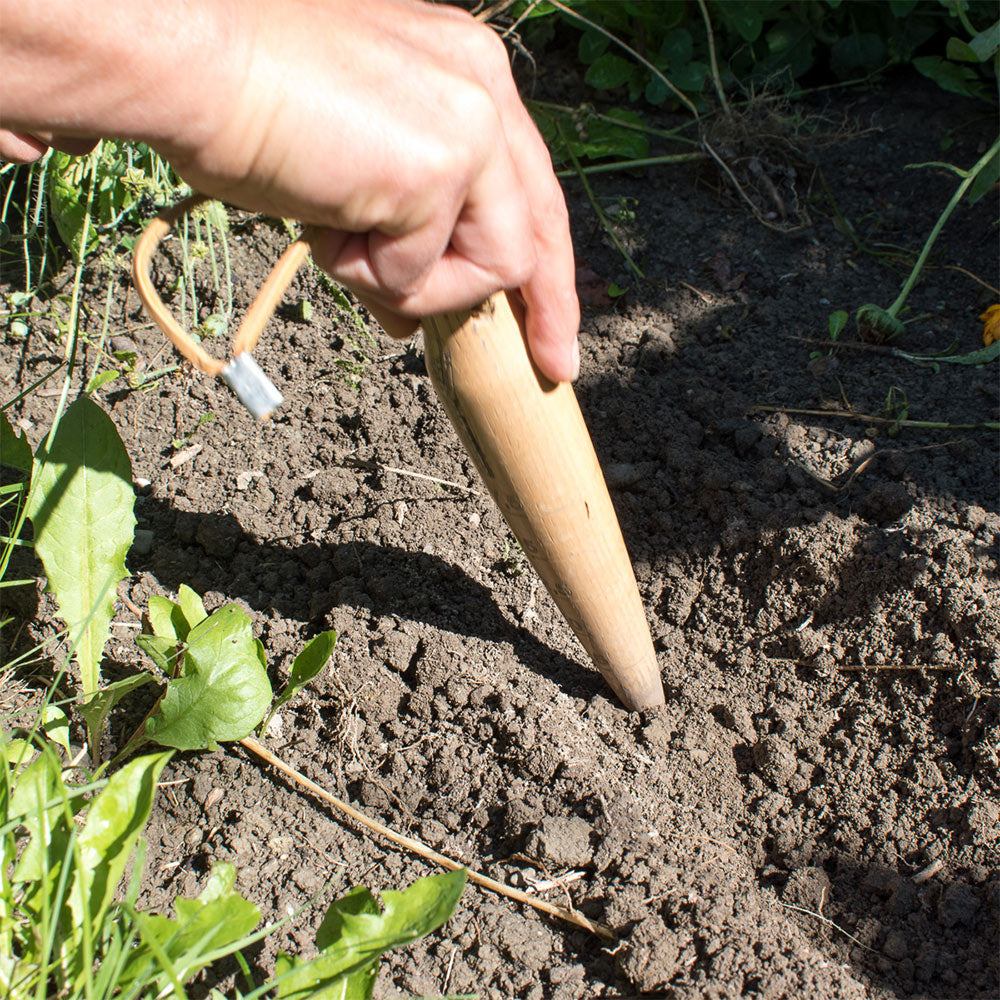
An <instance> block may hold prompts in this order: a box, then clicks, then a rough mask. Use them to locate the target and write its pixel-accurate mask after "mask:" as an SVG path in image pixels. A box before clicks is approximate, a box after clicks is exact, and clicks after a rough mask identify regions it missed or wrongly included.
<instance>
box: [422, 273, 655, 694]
mask: <svg viewBox="0 0 1000 1000" xmlns="http://www.w3.org/2000/svg"><path fill="white" fill-rule="evenodd" d="M423 329H424V354H425V359H426V363H427V370H428V372H429V373H430V376H431V380H432V382H433V383H434V387H435V388H436V389H437V392H438V396H439V397H440V399H441V403H442V405H443V406H444V408H445V410H446V411H447V413H448V416H449V418H450V419H451V422H452V423H453V424H454V426H455V430H456V431H457V432H458V436H459V437H460V438H461V440H462V444H464V445H465V447H466V449H467V450H468V452H469V454H470V455H471V456H472V459H473V461H474V462H475V463H476V467H477V468H478V469H479V473H480V475H481V476H482V478H483V481H484V482H485V483H486V486H487V488H488V489H489V491H490V493H491V494H492V495H493V499H494V500H496V502H497V505H498V506H499V508H500V510H501V512H502V513H503V515H504V517H505V518H506V520H507V523H508V524H509V525H510V528H511V531H513V532H514V536H515V537H516V538H517V540H518V542H519V543H520V545H521V548H522V549H523V550H524V552H525V555H527V557H528V559H529V560H530V561H531V565H532V566H533V567H534V568H535V571H536V572H537V573H538V575H539V576H540V577H541V579H542V582H543V583H544V584H545V586H546V588H547V589H548V591H549V593H550V594H551V595H552V598H553V600H554V601H555V602H556V604H557V605H558V607H559V610H560V611H561V612H562V613H563V615H564V616H565V618H566V620H567V621H568V622H569V624H570V626H571V627H572V629H573V631H574V632H575V633H576V635H577V637H578V638H579V640H580V642H582V643H583V646H584V648H585V649H586V650H587V652H588V653H589V654H590V656H591V658H592V659H593V661H594V663H595V665H596V666H597V668H598V670H600V672H601V674H602V675H603V676H604V679H605V680H606V681H607V682H608V684H610V685H611V687H612V688H613V689H614V691H615V694H617V695H618V697H619V698H620V699H621V701H622V703H623V704H624V705H625V706H626V707H627V708H629V709H633V710H634V709H639V708H650V707H652V706H654V705H662V704H663V701H664V698H663V684H662V682H661V680H660V671H659V667H658V665H657V662H656V654H655V653H654V651H653V643H652V640H651V638H650V634H649V626H648V625H647V624H646V615H645V612H644V610H643V606H642V600H641V599H640V597H639V591H638V588H637V587H636V583H635V576H634V574H633V572H632V564H631V562H630V560H629V556H628V552H627V551H626V549H625V542H624V540H623V539H622V533H621V529H620V527H619V525H618V518H617V517H616V516H615V511H614V507H613V506H612V504H611V498H610V496H609V495H608V490H607V486H606V485H605V483H604V476H603V474H602V473H601V467H600V464H599V463H598V461H597V456H596V454H595V453H594V446H593V444H592V443H591V440H590V434H589V433H588V432H587V427H586V425H585V424H584V422H583V415H582V414H581V413H580V407H579V405H578V404H577V401H576V395H575V394H574V392H573V387H572V386H571V385H570V384H569V383H568V382H563V383H559V384H558V385H555V384H553V383H551V382H549V381H548V380H546V379H545V378H544V376H542V375H540V374H539V372H538V370H537V369H536V368H535V367H534V365H533V364H532V362H531V359H530V357H529V355H528V350H527V346H526V343H525V339H524V333H523V329H522V323H521V322H520V321H519V318H516V317H515V315H514V313H513V312H512V309H511V305H510V303H509V301H508V299H507V296H506V295H505V294H504V293H503V292H501V293H498V294H497V295H494V296H493V297H492V298H491V299H489V300H488V301H487V302H485V303H484V304H483V305H482V306H479V307H478V308H477V309H474V310H471V311H465V312H458V313H444V314H440V315H437V316H432V317H429V318H427V319H425V320H424V321H423Z"/></svg>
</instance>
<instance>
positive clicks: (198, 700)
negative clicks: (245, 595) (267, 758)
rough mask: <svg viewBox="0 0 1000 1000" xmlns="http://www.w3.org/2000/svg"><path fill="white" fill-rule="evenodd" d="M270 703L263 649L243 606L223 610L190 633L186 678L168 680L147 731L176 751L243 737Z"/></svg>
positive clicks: (154, 738) (185, 655) (185, 664)
mask: <svg viewBox="0 0 1000 1000" xmlns="http://www.w3.org/2000/svg"><path fill="white" fill-rule="evenodd" d="M270 702H271V683H270V681H268V679H267V669H266V660H264V659H263V656H262V647H261V646H260V643H259V641H258V640H257V639H255V638H254V634H253V627H252V624H251V622H250V619H249V618H248V617H247V615H246V613H245V612H244V611H243V609H242V608H240V607H239V605H236V604H229V605H227V606H226V607H224V608H219V610H218V611H215V612H214V613H213V614H211V615H209V617H208V618H206V619H205V620H204V621H202V622H200V623H199V624H198V625H196V626H195V627H194V628H193V629H191V631H190V632H189V633H188V636H187V644H186V646H185V648H184V663H183V674H182V676H180V677H178V678H176V679H174V680H172V681H170V682H169V683H168V684H167V690H166V693H165V694H164V696H163V700H162V701H161V702H160V705H159V709H158V710H157V712H156V714H155V715H153V716H152V717H151V718H150V719H149V721H148V722H147V723H146V735H147V736H148V737H149V738H150V739H153V740H155V741H156V742H157V743H160V744H161V745H163V746H170V747H176V748H177V749H178V750H201V749H205V748H208V749H214V748H215V746H216V745H217V743H218V742H220V741H228V740H241V739H243V737H244V736H247V735H249V734H250V733H251V732H252V731H253V729H254V727H255V726H256V725H257V724H258V723H259V722H260V721H261V719H263V718H264V713H265V712H266V711H267V707H268V705H269V704H270Z"/></svg>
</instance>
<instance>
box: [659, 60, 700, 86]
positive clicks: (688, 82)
mask: <svg viewBox="0 0 1000 1000" xmlns="http://www.w3.org/2000/svg"><path fill="white" fill-rule="evenodd" d="M668 75H669V77H670V82H671V83H672V84H673V85H674V86H675V87H677V88H678V89H679V90H683V91H685V92H687V93H694V94H697V93H699V92H700V91H701V90H702V88H703V87H704V86H705V78H706V77H707V76H708V66H706V65H705V63H703V62H698V61H697V60H694V61H693V62H689V63H687V64H686V65H684V66H681V67H680V68H679V69H676V70H673V71H672V72H671V73H669V74H668Z"/></svg>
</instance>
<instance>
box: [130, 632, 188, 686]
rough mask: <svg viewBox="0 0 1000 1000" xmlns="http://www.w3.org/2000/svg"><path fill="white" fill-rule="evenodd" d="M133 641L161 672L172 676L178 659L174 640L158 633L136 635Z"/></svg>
mask: <svg viewBox="0 0 1000 1000" xmlns="http://www.w3.org/2000/svg"><path fill="white" fill-rule="evenodd" d="M135 642H136V645H137V646H138V647H139V648H140V649H141V650H142V651H143V652H144V653H145V654H146V655H147V656H148V657H149V658H150V659H151V660H152V661H153V663H155V664H156V666H157V667H158V668H159V669H160V670H161V671H162V672H163V673H165V674H166V675H167V676H168V677H171V676H173V673H174V667H175V665H176V664H177V660H178V656H177V643H176V642H174V641H173V640H172V639H165V638H162V637H161V636H158V635H137V636H136V637H135Z"/></svg>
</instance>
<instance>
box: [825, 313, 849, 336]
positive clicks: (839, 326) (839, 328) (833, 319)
mask: <svg viewBox="0 0 1000 1000" xmlns="http://www.w3.org/2000/svg"><path fill="white" fill-rule="evenodd" d="M847 319H848V317H847V311H846V310H844V309H838V310H837V311H836V312H832V313H830V318H829V319H828V320H827V329H828V331H829V333H830V339H831V340H836V339H837V338H838V337H839V336H840V334H841V333H843V330H844V327H845V326H847Z"/></svg>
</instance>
